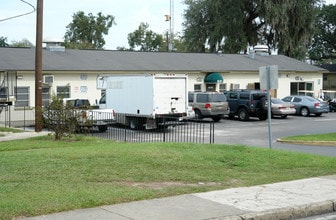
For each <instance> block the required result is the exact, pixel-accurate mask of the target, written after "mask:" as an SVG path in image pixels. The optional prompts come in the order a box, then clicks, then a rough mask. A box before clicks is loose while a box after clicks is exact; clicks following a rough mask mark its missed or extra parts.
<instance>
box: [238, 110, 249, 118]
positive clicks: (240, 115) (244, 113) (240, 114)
mask: <svg viewBox="0 0 336 220" xmlns="http://www.w3.org/2000/svg"><path fill="white" fill-rule="evenodd" d="M238 119H239V120H240V121H248V120H249V119H250V116H249V114H248V112H247V110H246V109H245V108H241V109H239V111H238Z"/></svg>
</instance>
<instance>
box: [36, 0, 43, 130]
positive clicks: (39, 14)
mask: <svg viewBox="0 0 336 220" xmlns="http://www.w3.org/2000/svg"><path fill="white" fill-rule="evenodd" d="M42 33H43V0H37V9H36V49H35V131H36V132H39V131H41V130H42Z"/></svg>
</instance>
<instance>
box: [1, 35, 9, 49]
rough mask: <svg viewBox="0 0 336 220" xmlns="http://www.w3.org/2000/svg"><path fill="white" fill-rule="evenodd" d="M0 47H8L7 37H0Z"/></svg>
mask: <svg viewBox="0 0 336 220" xmlns="http://www.w3.org/2000/svg"><path fill="white" fill-rule="evenodd" d="M0 47H9V44H8V43H7V37H0Z"/></svg>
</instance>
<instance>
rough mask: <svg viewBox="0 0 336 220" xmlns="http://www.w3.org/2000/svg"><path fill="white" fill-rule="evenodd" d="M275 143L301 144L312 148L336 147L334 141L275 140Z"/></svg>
mask: <svg viewBox="0 0 336 220" xmlns="http://www.w3.org/2000/svg"><path fill="white" fill-rule="evenodd" d="M277 142H280V143H286V144H301V145H312V146H330V147H336V141H294V140H293V141H292V140H282V139H281V138H279V139H277Z"/></svg>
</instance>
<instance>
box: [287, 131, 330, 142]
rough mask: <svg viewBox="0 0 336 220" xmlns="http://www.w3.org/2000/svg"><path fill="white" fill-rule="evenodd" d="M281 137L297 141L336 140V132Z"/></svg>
mask: <svg viewBox="0 0 336 220" xmlns="http://www.w3.org/2000/svg"><path fill="white" fill-rule="evenodd" d="M281 139H282V140H295V141H336V133H328V134H310V135H300V136H290V137H284V138H281Z"/></svg>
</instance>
